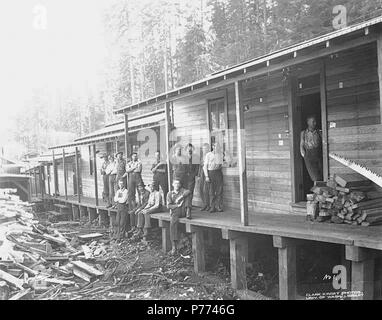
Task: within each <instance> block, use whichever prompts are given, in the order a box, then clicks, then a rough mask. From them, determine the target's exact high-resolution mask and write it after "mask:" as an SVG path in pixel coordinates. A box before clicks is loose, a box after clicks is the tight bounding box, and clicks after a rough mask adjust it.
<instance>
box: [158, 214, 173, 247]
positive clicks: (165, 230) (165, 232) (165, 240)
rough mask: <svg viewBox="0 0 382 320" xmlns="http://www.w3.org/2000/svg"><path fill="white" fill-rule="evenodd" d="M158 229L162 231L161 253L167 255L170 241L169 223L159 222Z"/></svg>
mask: <svg viewBox="0 0 382 320" xmlns="http://www.w3.org/2000/svg"><path fill="white" fill-rule="evenodd" d="M158 224H159V227H160V228H161V229H162V251H163V252H164V253H167V252H169V251H170V250H171V240H170V222H169V221H165V220H159V222H158Z"/></svg>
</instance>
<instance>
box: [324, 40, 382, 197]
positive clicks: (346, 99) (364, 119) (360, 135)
mask: <svg viewBox="0 0 382 320" xmlns="http://www.w3.org/2000/svg"><path fill="white" fill-rule="evenodd" d="M325 62H326V66H327V67H326V79H327V107H328V139H329V152H334V153H337V154H339V155H341V156H344V157H347V158H349V159H352V160H354V161H356V162H358V163H360V164H362V165H365V166H367V167H368V168H370V169H371V170H373V171H375V172H377V173H379V174H382V126H381V123H380V119H381V118H380V102H379V79H378V60H377V50H376V44H370V45H367V46H362V47H359V48H355V49H353V50H348V51H346V52H341V53H339V54H338V56H336V57H332V58H328V59H326V61H325ZM340 82H341V83H342V86H343V87H342V88H340ZM350 172H352V170H351V169H349V168H347V167H345V166H343V165H342V164H340V163H338V162H337V161H335V160H332V159H330V160H329V174H330V176H333V175H334V174H336V173H350ZM381 193H382V192H381Z"/></svg>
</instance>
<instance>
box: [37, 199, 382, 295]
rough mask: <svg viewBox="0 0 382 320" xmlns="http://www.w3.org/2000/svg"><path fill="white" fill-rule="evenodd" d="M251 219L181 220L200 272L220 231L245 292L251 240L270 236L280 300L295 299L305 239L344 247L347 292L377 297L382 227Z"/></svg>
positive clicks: (87, 211)
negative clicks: (207, 237) (211, 237)
mask: <svg viewBox="0 0 382 320" xmlns="http://www.w3.org/2000/svg"><path fill="white" fill-rule="evenodd" d="M44 200H45V201H50V202H51V204H52V203H54V204H59V205H60V204H61V205H64V206H66V207H67V208H68V209H69V211H70V213H71V216H72V217H73V219H74V220H81V221H88V222H93V221H95V220H98V222H99V224H100V225H104V226H106V225H109V226H111V222H112V218H113V216H114V213H115V209H111V208H106V207H105V205H103V204H102V205H98V206H97V205H96V200H95V199H93V198H86V197H85V198H84V197H82V198H81V202H80V203H79V202H78V198H77V197H76V196H72V197H68V199H65V197H45V198H44ZM152 218H153V219H154V220H157V221H158V226H159V227H160V228H161V229H162V250H163V251H164V252H168V251H169V250H170V249H171V243H170V239H169V236H170V234H169V228H170V217H169V213H168V212H163V213H158V214H153V215H152ZM248 218H249V220H248V225H247V226H244V225H243V224H242V223H241V220H240V212H239V211H225V212H224V213H214V214H212V213H205V212H199V211H198V209H197V208H195V210H194V211H193V218H192V220H187V219H185V218H181V219H180V223H181V224H183V225H185V229H186V232H188V233H191V234H192V249H193V256H194V270H195V272H196V273H200V272H204V271H205V270H206V266H205V246H206V242H205V241H204V233H205V232H206V231H208V230H211V229H215V230H220V231H219V232H221V237H222V239H226V240H229V247H230V268H231V284H232V286H233V287H234V288H235V289H238V290H246V289H247V279H246V266H247V262H248V251H249V250H250V248H249V247H248V242H249V236H250V235H251V234H252V235H254V234H256V235H265V236H270V237H272V241H273V246H274V247H275V248H277V250H278V264H279V296H280V299H296V298H297V291H296V290H297V279H296V264H297V263H296V262H297V259H296V247H297V246H299V245H301V244H303V243H304V242H306V241H317V242H322V243H328V244H337V245H342V246H343V257H344V261H343V262H344V264H346V261H345V260H347V261H348V262H347V264H348V265H349V266H350V264H351V268H349V269H348V270H347V271H348V274H349V275H350V272H351V276H348V277H350V278H351V288H348V290H349V291H350V290H351V291H359V292H362V294H363V296H362V297H358V299H359V298H361V299H373V297H374V268H375V258H377V257H379V256H381V252H380V251H381V250H382V225H381V226H371V227H367V228H366V227H361V226H353V225H338V224H332V223H318V222H307V221H306V220H305V217H304V216H296V215H290V214H285V215H280V214H270V213H261V212H256V213H253V212H251V213H250V214H249V215H248ZM350 270H351V271H350Z"/></svg>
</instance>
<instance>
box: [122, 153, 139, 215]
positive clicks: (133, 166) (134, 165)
mask: <svg viewBox="0 0 382 320" xmlns="http://www.w3.org/2000/svg"><path fill="white" fill-rule="evenodd" d="M126 173H127V174H129V177H128V186H129V187H128V189H129V208H134V206H135V205H134V200H135V195H136V192H137V188H138V185H139V184H141V183H143V181H142V175H141V173H142V162H141V161H140V160H139V159H138V154H137V153H136V152H133V153H132V154H131V161H130V162H128V163H127V165H126Z"/></svg>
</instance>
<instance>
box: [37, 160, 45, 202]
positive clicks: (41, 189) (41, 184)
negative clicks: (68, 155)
mask: <svg viewBox="0 0 382 320" xmlns="http://www.w3.org/2000/svg"><path fill="white" fill-rule="evenodd" d="M42 168H43V166H39V167H38V177H39V181H40V192H41V199H44V193H45V184H44V180H43V172H42Z"/></svg>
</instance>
